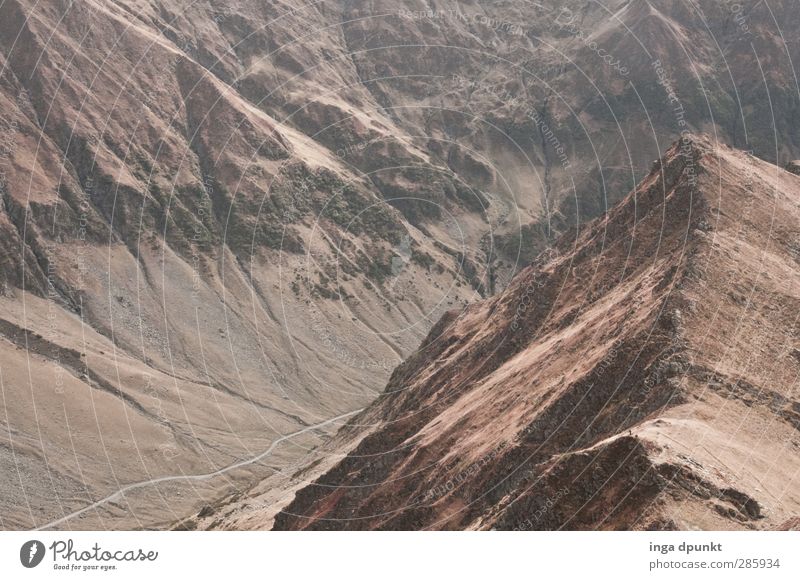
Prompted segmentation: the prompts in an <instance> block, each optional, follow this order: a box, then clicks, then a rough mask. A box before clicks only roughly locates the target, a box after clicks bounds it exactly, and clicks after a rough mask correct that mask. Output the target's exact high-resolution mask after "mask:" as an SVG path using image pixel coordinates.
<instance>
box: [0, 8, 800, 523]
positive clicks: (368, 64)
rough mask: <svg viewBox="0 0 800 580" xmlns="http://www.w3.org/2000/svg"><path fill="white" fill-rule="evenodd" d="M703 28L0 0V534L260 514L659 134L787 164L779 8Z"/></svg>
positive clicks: (584, 17)
mask: <svg viewBox="0 0 800 580" xmlns="http://www.w3.org/2000/svg"><path fill="white" fill-rule="evenodd" d="M699 4H700V3H696V2H683V1H677V0H676V1H670V2H659V3H653V2H648V1H646V0H614V1H611V2H605V3H588V4H587V3H585V2H579V1H577V0H569V1H568V2H559V3H552V5H551V4H550V3H540V2H528V1H521V0H503V1H495V0H492V1H458V2H452V1H444V0H431V1H426V2H422V1H420V0H403V1H401V2H397V1H394V0H393V1H389V2H386V1H383V0H375V1H372V0H371V1H369V2H367V1H361V0H354V1H351V0H346V1H345V0H321V1H315V2H309V3H303V4H300V5H298V4H297V3H292V2H287V1H286V0H236V1H229V2H222V3H221V2H217V1H215V0H197V1H195V0H176V1H170V2H166V1H161V0H114V1H110V0H75V1H69V2H68V1H62V0H44V1H34V0H4V1H3V2H2V3H0V390H1V391H2V398H0V518H2V520H0V527H3V528H14V529H17V528H33V527H38V526H50V525H55V526H59V527H69V528H98V527H114V528H130V527H164V526H168V525H171V524H172V522H175V521H177V520H181V519H184V517H185V516H186V515H187V514H192V513H197V512H198V511H199V510H200V509H202V506H204V505H206V504H215V502H217V501H218V500H219V498H220V497H223V496H224V497H228V496H230V495H231V494H237V493H242V491H243V490H245V489H249V488H250V487H251V486H252V485H253V482H254V481H255V482H262V483H260V484H259V489H261V488H264V486H267V487H268V488H269V489H270V490H272V491H271V492H270V493H271V494H272V495H270V498H271V499H270V502H271V503H270V505H269V510H270V511H272V512H274V511H277V509H278V508H279V507H281V506H283V505H284V503H283V502H285V500H287V499H288V498H290V497H291V495H292V494H293V492H294V488H295V487H297V486H299V485H302V483H303V481H302V480H297V479H293V478H292V477H291V476H289V477H287V474H289V475H291V474H294V473H295V472H296V471H298V470H301V471H302V473H303V474H305V475H304V477H309V476H310V474H312V473H314V472H315V471H314V470H316V469H320V470H321V469H323V468H325V467H327V466H328V464H327V461H328V459H329V458H327V457H324V456H322V457H321V456H320V455H318V454H315V453H314V449H315V448H316V447H317V446H318V445H320V444H321V443H323V442H324V441H325V440H327V438H328V437H329V436H330V435H331V434H332V433H334V432H335V430H336V427H337V426H338V423H339V422H340V421H339V420H334V421H333V422H331V420H332V419H336V418H338V417H343V416H347V415H348V414H349V413H352V412H355V411H357V410H359V409H362V408H363V407H365V406H367V405H368V404H369V403H371V402H372V401H373V400H374V399H375V398H376V397H377V396H378V393H379V391H380V389H381V386H382V385H385V384H386V380H387V379H388V377H389V375H390V373H391V371H392V369H393V368H394V367H395V366H396V365H397V364H398V363H399V362H400V361H401V360H403V359H405V358H406V357H407V356H408V355H409V354H410V353H412V352H413V351H414V349H416V348H417V347H418V346H419V344H420V342H421V341H422V340H423V339H424V337H425V336H426V335H427V334H428V331H429V330H430V328H431V326H432V325H433V323H434V322H435V321H436V320H438V319H439V318H440V317H441V315H442V314H443V313H444V312H445V311H446V310H448V309H451V308H456V307H457V308H461V307H463V306H465V305H466V304H467V303H469V302H472V301H475V300H477V299H480V298H481V297H486V296H490V295H492V294H493V293H495V292H496V291H499V290H502V289H503V288H505V287H506V285H507V284H508V283H509V281H510V280H511V279H512V278H513V276H514V274H516V273H517V272H518V271H519V269H520V268H521V267H522V266H523V265H526V264H528V263H529V262H530V261H531V260H532V259H533V258H534V257H535V256H536V255H537V254H538V253H539V251H540V250H542V249H543V248H545V247H547V246H548V245H549V244H550V243H551V242H552V239H553V237H554V236H555V235H556V234H557V233H558V232H561V231H563V230H564V229H566V228H567V227H569V226H571V225H574V224H578V223H582V222H583V221H585V220H586V219H588V218H590V217H594V216H597V215H601V214H602V213H604V212H605V210H606V209H607V208H608V207H609V206H610V205H612V204H613V203H614V202H615V201H617V199H618V197H619V196H621V195H622V194H623V193H624V192H627V191H628V190H630V188H631V187H632V186H633V185H634V184H635V183H636V182H637V181H639V180H640V178H641V177H642V176H644V175H645V174H646V173H647V171H648V169H649V166H650V163H651V160H652V159H653V158H655V157H657V156H658V155H659V152H660V151H661V150H662V147H664V146H666V145H667V144H668V143H669V142H671V141H672V140H674V138H675V137H676V136H677V135H678V134H679V133H680V131H682V130H684V129H686V128H690V129H694V130H701V129H702V130H708V131H714V132H716V134H717V135H718V136H719V138H720V139H721V140H723V141H726V142H728V143H731V144H735V145H739V146H741V147H746V148H752V149H753V151H754V152H755V154H756V155H757V156H760V157H762V158H765V159H769V160H771V161H774V162H777V163H780V164H785V163H787V162H789V161H790V160H793V159H798V158H799V157H800V145H798V143H800V137H799V136H798V131H800V123H797V115H798V111H800V105H799V104H798V103H800V100H798V96H799V95H800V91H798V85H797V79H796V76H795V74H794V68H793V66H792V63H793V62H800V52H798V49H800V45H798V43H797V42H796V40H795V39H793V38H792V36H791V34H786V35H785V36H784V30H786V31H792V30H796V29H798V17H799V16H798V12H797V10H796V6H795V4H794V2H793V0H772V1H771V2H769V3H768V4H767V3H763V2H758V0H748V1H747V2H742V3H741V5H742V6H743V7H744V9H743V11H742V13H741V14H740V13H736V12H733V11H732V9H731V7H730V6H728V5H727V3H719V2H715V3H702V6H700V5H699ZM706 4H708V5H706ZM736 6H739V4H737V5H736ZM656 63H658V64H657V65H656ZM265 453H266V454H265ZM317 459H319V460H320V461H319V463H317V464H316V465H314V466H313V467H312V468H309V467H308V463H309V462H312V463H313V462H315V461H317ZM301 479H302V478H301ZM120 490H124V493H120Z"/></svg>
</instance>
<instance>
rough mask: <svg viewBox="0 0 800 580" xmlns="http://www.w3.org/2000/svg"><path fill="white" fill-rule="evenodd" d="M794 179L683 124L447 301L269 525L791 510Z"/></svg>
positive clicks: (450, 523) (690, 517)
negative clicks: (659, 150)
mask: <svg viewBox="0 0 800 580" xmlns="http://www.w3.org/2000/svg"><path fill="white" fill-rule="evenodd" d="M799 218H800V178H799V177H797V176H796V175H793V174H791V173H789V172H787V171H784V170H783V169H780V168H778V167H777V166H774V165H771V164H769V163H766V162H764V161H761V160H758V159H756V158H754V157H752V156H751V155H749V154H747V153H744V152H741V151H737V150H734V149H731V148H728V147H726V146H724V145H720V144H718V143H715V142H713V141H712V140H711V139H710V138H708V137H705V136H701V137H695V136H686V137H685V138H684V139H683V140H681V141H679V142H677V143H676V144H675V145H673V146H672V147H671V148H670V149H669V150H668V151H667V153H666V155H665V157H664V158H663V159H662V160H661V161H660V162H657V163H655V164H654V166H653V169H652V171H651V173H650V175H649V176H648V177H646V178H645V179H644V180H643V181H642V182H641V183H640V184H639V185H638V186H637V188H635V189H634V190H633V191H632V192H631V193H630V194H629V195H628V196H627V197H626V198H625V199H624V200H623V201H622V202H621V203H620V204H619V205H618V206H616V207H615V208H613V209H612V210H611V211H610V212H609V213H608V215H607V216H605V217H603V218H598V219H596V220H594V221H592V222H590V223H588V224H587V225H586V226H585V227H581V228H579V229H578V230H576V231H574V232H571V233H568V234H565V235H564V236H563V237H561V238H560V239H559V240H558V242H557V244H555V246H554V248H553V249H552V251H549V252H547V253H545V254H543V255H542V256H540V257H539V259H538V260H537V261H536V263H534V264H533V265H531V266H530V267H528V268H527V269H526V270H524V271H523V272H521V273H520V275H519V276H517V277H516V278H515V280H514V281H513V282H512V284H511V285H510V286H509V287H508V289H506V290H505V291H504V292H502V293H500V294H498V295H497V296H495V297H493V298H491V299H488V300H485V301H482V302H479V303H477V304H473V305H470V306H469V307H467V308H466V309H464V310H460V311H459V310H453V311H451V312H449V313H448V314H446V315H445V316H444V317H443V318H442V319H441V320H440V321H439V323H437V325H436V326H435V327H434V329H433V330H432V331H431V333H430V334H429V335H428V337H427V338H426V339H425V341H424V343H423V345H422V346H421V347H420V349H419V350H418V351H417V352H416V353H415V354H413V355H412V356H411V357H410V358H409V359H407V360H406V361H405V362H404V363H403V364H402V365H400V366H399V367H398V368H397V369H396V370H395V372H394V373H393V375H392V377H391V379H390V381H389V384H388V386H387V388H386V391H385V392H384V393H383V394H382V395H381V397H380V398H379V399H378V400H377V401H376V402H375V403H373V404H372V405H370V406H369V407H368V408H367V409H366V410H365V411H363V412H362V413H360V414H359V415H357V416H356V417H354V418H353V419H351V421H350V425H349V426H348V427H347V428H345V429H344V430H343V433H342V435H340V437H341V438H342V439H343V440H345V441H347V440H353V439H355V440H357V441H358V443H357V445H356V446H355V447H354V448H352V450H350V451H349V452H348V453H347V455H346V456H345V457H344V458H342V459H340V460H338V461H337V462H336V464H335V465H334V466H333V467H332V468H331V469H329V470H328V471H327V472H326V473H324V475H322V476H321V477H319V478H318V479H317V480H316V481H314V482H313V483H312V484H311V485H308V486H307V487H304V488H302V489H301V490H300V491H298V492H297V494H296V497H295V499H294V500H293V501H292V503H291V504H290V505H289V506H288V507H286V508H285V510H284V511H282V512H281V513H279V514H278V515H277V518H276V520H275V529H550V530H554V529H769V528H774V527H779V526H781V525H782V524H784V523H785V522H787V521H788V520H790V519H791V517H792V516H793V515H794V514H796V513H797V509H798V506H799V505H800V491H799V490H798V487H797V485H796V482H795V478H796V473H797V469H798V468H799V467H800V455H799V454H798V446H800V440H798V437H797V432H798V428H800V400H799V399H798V397H797V393H796V392H795V388H794V387H795V385H796V382H797V376H798V372H800V350H798V348H797V346H798V337H799V336H800V332H799V331H798V325H797V322H798V321H797V313H798V311H800V310H799V309H798V303H800V291H799V290H798V289H799V288H800V274H798V272H800V269H798V264H799V263H800V245H798V240H800V228H798V224H799V223H800V219H799Z"/></svg>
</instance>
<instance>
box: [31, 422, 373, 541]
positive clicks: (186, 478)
mask: <svg viewBox="0 0 800 580" xmlns="http://www.w3.org/2000/svg"><path fill="white" fill-rule="evenodd" d="M361 411H363V409H357V410H355V411H350V412H349V413H345V414H343V415H339V416H337V417H333V418H331V419H328V420H326V421H323V422H322V423H317V424H316V425H309V426H308V427H305V428H303V429H300V430H299V431H294V432H293V433H289V434H287V435H283V436H281V437H279V438H278V439H276V440H275V441H273V442H272V444H271V445H270V446H269V447H268V448H267V450H266V451H264V452H263V453H260V454H259V455H256V456H255V457H252V458H251V459H245V460H243V461H239V462H237V463H232V464H231V465H228V466H226V467H223V468H222V469H218V470H216V471H212V472H209V473H201V474H197V475H166V476H163V477H157V478H154V479H148V480H147V481H140V482H138V483H132V484H130V485H126V486H125V487H123V488H121V489H119V490H117V491H115V492H114V493H112V494H111V495H108V496H106V497H104V498H103V499H100V500H97V501H96V502H94V503H92V504H90V505H87V506H86V507H83V508H81V509H79V510H76V511H74V512H72V513H70V514H67V515H65V516H64V517H62V518H59V519H57V520H53V521H52V522H49V523H47V524H45V525H43V526H39V527H37V528H34V529H33V531H40V530H46V529H48V528H52V527H55V526H59V525H61V524H63V523H65V522H67V521H69V520H71V519H72V518H74V517H77V516H79V515H81V514H84V513H86V512H88V511H91V510H93V509H96V508H98V507H100V506H101V505H103V504H104V503H106V502H109V501H114V500H115V499H118V498H121V497H124V496H125V494H126V493H128V492H129V491H134V490H136V489H141V488H144V487H148V486H150V485H157V484H159V483H167V482H172V481H206V480H209V479H213V478H215V477H218V476H220V475H223V474H224V473H227V472H229V471H233V470H234V469H238V468H240V467H245V466H247V465H252V464H253V463H257V462H259V461H261V460H262V459H264V458H265V457H266V456H267V455H269V454H270V453H272V452H273V451H274V450H275V448H276V447H277V446H278V445H279V444H280V443H283V442H284V441H287V440H289V439H292V438H293V437H297V436H298V435H302V434H303V433H308V432H309V431H313V430H314V429H319V428H320V427H325V426H327V425H330V424H331V423H334V422H336V421H339V420H340V419H346V418H348V417H351V416H353V415H355V414H357V413H360V412H361Z"/></svg>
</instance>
